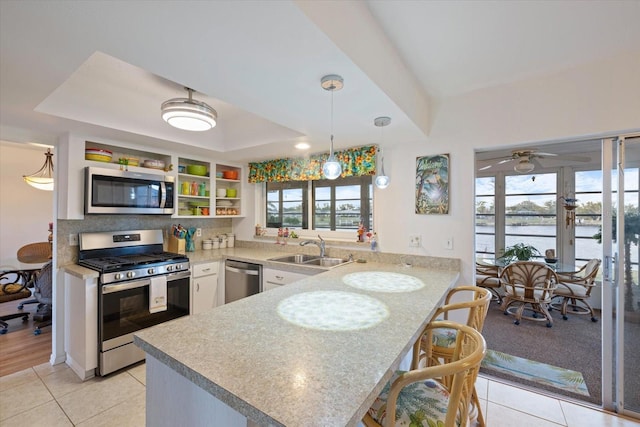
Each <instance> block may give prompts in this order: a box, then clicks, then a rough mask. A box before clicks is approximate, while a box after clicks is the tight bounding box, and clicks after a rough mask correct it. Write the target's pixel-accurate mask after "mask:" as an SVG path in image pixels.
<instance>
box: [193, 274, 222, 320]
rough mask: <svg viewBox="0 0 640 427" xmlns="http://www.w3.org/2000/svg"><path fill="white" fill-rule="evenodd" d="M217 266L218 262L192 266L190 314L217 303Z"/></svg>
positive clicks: (207, 308) (208, 308)
mask: <svg viewBox="0 0 640 427" xmlns="http://www.w3.org/2000/svg"><path fill="white" fill-rule="evenodd" d="M218 266H219V263H218V262H210V263H205V264H196V265H194V266H193V270H192V275H193V279H192V281H191V314H198V313H201V312H203V311H206V310H210V309H212V308H213V307H216V306H217V305H218Z"/></svg>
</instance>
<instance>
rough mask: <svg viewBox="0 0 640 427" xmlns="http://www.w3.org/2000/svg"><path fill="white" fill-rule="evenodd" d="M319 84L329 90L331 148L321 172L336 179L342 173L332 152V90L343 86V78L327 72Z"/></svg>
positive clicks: (328, 177)
mask: <svg viewBox="0 0 640 427" xmlns="http://www.w3.org/2000/svg"><path fill="white" fill-rule="evenodd" d="M320 84H321V85H322V88H323V89H324V90H328V91H331V149H330V151H329V158H328V159H327V161H326V162H324V165H323V166H322V173H324V177H325V178H327V179H336V178H338V177H339V176H340V175H341V174H342V166H341V165H340V162H338V159H336V156H335V155H334V154H333V92H335V91H336V90H340V89H342V88H343V86H344V80H343V79H342V77H340V76H338V75H336V74H329V75H328V76H324V77H323V78H322V80H321V81H320Z"/></svg>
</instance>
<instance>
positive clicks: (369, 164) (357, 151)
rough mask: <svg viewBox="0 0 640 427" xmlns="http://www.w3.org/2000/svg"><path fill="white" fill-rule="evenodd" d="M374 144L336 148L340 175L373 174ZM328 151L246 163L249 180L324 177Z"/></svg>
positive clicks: (374, 167) (375, 147)
mask: <svg viewBox="0 0 640 427" xmlns="http://www.w3.org/2000/svg"><path fill="white" fill-rule="evenodd" d="M377 152H378V147H377V146H376V145H368V146H364V147H357V148H349V149H346V150H343V151H335V152H334V155H335V156H336V158H337V159H338V161H339V162H340V164H341V165H342V175H340V176H341V177H342V178H344V177H347V176H362V175H375V174H376V153H377ZM328 157H329V153H325V154H316V155H312V156H310V157H308V158H303V157H301V158H293V159H289V158H286V159H275V160H267V161H264V162H255V163H249V182H250V183H258V182H285V181H312V180H318V179H324V175H323V174H322V165H323V164H324V162H325V161H326V160H327V158H328Z"/></svg>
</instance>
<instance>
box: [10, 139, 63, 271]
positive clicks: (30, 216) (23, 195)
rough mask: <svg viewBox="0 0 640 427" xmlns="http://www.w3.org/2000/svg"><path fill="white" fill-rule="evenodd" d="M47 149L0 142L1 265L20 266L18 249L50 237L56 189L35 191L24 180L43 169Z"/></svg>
mask: <svg viewBox="0 0 640 427" xmlns="http://www.w3.org/2000/svg"><path fill="white" fill-rule="evenodd" d="M46 151H47V150H46V148H42V147H33V146H30V145H26V144H16V143H10V142H4V141H2V142H0V267H8V266H13V267H18V266H19V264H18V260H17V258H16V252H17V251H18V249H20V247H21V246H23V245H26V244H27V243H33V242H45V241H46V240H47V237H48V236H49V232H48V228H49V223H50V222H53V192H50V191H42V190H36V189H35V188H33V187H31V186H30V185H27V184H26V183H25V182H24V180H23V179H22V176H23V175H28V174H31V173H33V172H35V171H37V170H38V169H40V167H41V166H42V165H43V163H44V160H45V156H44V153H45V152H46ZM53 159H54V167H55V157H54V158H53Z"/></svg>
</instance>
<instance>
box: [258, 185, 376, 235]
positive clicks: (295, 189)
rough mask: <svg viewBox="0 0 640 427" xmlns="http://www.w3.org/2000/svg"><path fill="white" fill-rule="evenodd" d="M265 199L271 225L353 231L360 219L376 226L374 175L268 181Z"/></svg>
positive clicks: (271, 226) (273, 226) (268, 222)
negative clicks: (374, 221)
mask: <svg viewBox="0 0 640 427" xmlns="http://www.w3.org/2000/svg"><path fill="white" fill-rule="evenodd" d="M309 201H311V203H309ZM265 202H266V206H265V213H266V221H265V223H266V224H267V227H269V228H280V227H288V228H293V229H296V228H298V229H303V230H308V229H313V230H322V231H343V230H344V231H346V230H349V231H351V230H357V229H358V226H359V225H360V222H362V225H363V226H364V227H365V228H366V229H367V230H371V229H372V227H373V185H372V178H371V176H360V177H346V178H338V179H336V180H317V181H290V182H268V183H266V201H265ZM309 224H311V227H310V226H309Z"/></svg>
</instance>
